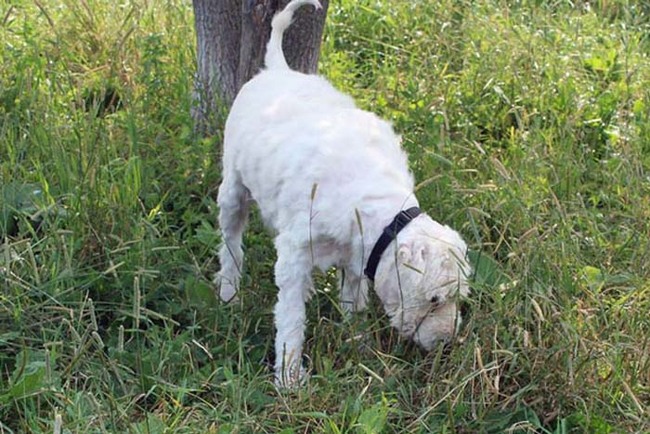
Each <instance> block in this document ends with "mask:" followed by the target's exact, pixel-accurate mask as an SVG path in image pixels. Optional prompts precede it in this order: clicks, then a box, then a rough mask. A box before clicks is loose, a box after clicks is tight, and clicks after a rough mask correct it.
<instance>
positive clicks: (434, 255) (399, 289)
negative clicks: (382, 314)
mask: <svg viewBox="0 0 650 434" xmlns="http://www.w3.org/2000/svg"><path fill="white" fill-rule="evenodd" d="M393 244H395V246H391V247H389V248H388V249H387V250H386V251H385V252H384V255H383V256H382V259H381V260H380V262H379V266H378V268H377V274H376V277H375V291H376V292H377V295H378V296H379V298H380V299H381V301H382V303H383V305H384V309H385V310H386V313H387V314H388V315H389V316H390V322H391V325H392V326H393V327H395V328H396V329H397V330H398V331H399V332H400V334H401V335H403V336H405V337H408V338H410V339H413V340H414V341H415V342H416V343H417V344H419V345H420V346H421V347H423V348H424V349H426V350H431V349H433V348H434V347H435V345H436V343H438V342H440V341H445V340H448V339H450V338H451V337H452V336H453V335H454V333H455V332H456V330H457V329H458V327H459V326H460V323H461V317H460V310H459V309H458V306H457V301H458V298H459V297H460V296H466V295H467V294H468V293H469V288H468V286H467V279H468V276H469V273H470V266H469V264H468V263H467V261H466V260H465V254H466V251H467V245H466V244H465V242H464V241H463V240H462V239H461V238H460V235H458V233H457V232H455V231H454V230H452V229H450V228H449V227H447V226H443V225H440V224H439V223H437V222H435V221H433V220H432V219H431V218H429V217H428V216H426V215H421V216H420V217H418V218H417V219H415V220H413V222H411V223H410V224H409V226H407V227H406V228H405V229H404V230H403V231H402V232H400V234H399V236H398V239H397V240H396V241H395V242H394V243H393Z"/></svg>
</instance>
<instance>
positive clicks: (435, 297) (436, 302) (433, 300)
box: [431, 295, 440, 305]
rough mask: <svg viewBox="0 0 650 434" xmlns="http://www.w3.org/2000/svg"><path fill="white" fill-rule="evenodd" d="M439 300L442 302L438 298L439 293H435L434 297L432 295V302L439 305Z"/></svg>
mask: <svg viewBox="0 0 650 434" xmlns="http://www.w3.org/2000/svg"><path fill="white" fill-rule="evenodd" d="M439 302H440V299H439V298H438V296H437V295H434V296H433V297H431V304H433V305H437V304H438V303H439Z"/></svg>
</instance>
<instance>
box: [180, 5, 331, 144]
mask: <svg viewBox="0 0 650 434" xmlns="http://www.w3.org/2000/svg"><path fill="white" fill-rule="evenodd" d="M287 3H289V0H193V2H192V4H193V6H194V22H195V27H196V37H197V73H196V81H195V107H194V109H193V113H192V115H193V118H194V122H195V129H196V131H197V132H199V133H202V134H212V133H214V132H216V131H218V129H219V124H220V122H219V120H220V119H223V117H224V116H225V113H226V112H227V110H228V108H230V105H231V104H232V101H233V100H234V98H235V96H236V95H237V92H238V91H239V89H241V87H242V86H243V85H244V84H245V83H246V82H247V81H248V80H250V79H251V78H252V77H253V76H254V75H255V74H257V73H258V72H259V71H260V69H261V68H262V66H263V62H264V54H265V53H266V42H267V41H268V39H269V35H270V33H271V19H272V18H273V15H275V13H276V12H277V11H279V10H282V8H283V7H284V6H285V5H286V4H287ZM321 4H322V6H323V8H322V9H321V10H318V11H314V10H313V8H311V7H310V6H305V7H302V8H300V10H298V12H297V13H296V14H295V16H294V23H293V24H292V25H291V27H290V28H289V30H288V31H287V33H286V34H285V38H284V43H283V48H284V53H285V56H286V58H287V63H288V64H289V66H290V67H291V68H293V69H296V70H298V71H301V72H305V73H312V74H313V73H316V71H317V65H318V57H319V54H320V44H321V38H322V35H323V28H324V25H325V16H326V13H327V8H328V6H329V0H321ZM310 9H311V10H310Z"/></svg>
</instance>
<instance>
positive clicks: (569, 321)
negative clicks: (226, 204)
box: [0, 0, 650, 433]
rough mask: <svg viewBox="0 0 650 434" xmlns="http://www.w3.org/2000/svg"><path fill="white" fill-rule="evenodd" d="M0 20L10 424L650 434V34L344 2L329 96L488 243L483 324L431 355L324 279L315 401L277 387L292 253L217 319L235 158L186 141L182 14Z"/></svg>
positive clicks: (0, 335)
mask: <svg viewBox="0 0 650 434" xmlns="http://www.w3.org/2000/svg"><path fill="white" fill-rule="evenodd" d="M1 12H2V13H1V14H0V16H1V17H2V21H0V24H1V25H0V34H1V37H0V41H2V43H1V45H0V52H1V56H0V59H2V60H1V62H2V68H0V183H1V186H2V191H1V192H0V193H1V194H0V200H2V203H0V234H1V235H2V246H1V247H0V290H1V292H0V368H1V374H0V427H1V429H2V430H4V431H7V432H41V431H51V430H53V429H55V425H57V424H61V425H62V426H63V429H64V430H68V431H69V432H125V431H128V432H284V433H293V432H296V433H297V432H330V433H340V432H350V431H354V432H440V433H442V432H459V433H462V432H493V433H498V432H541V433H564V432H595V433H608V432H644V431H647V430H648V429H650V427H649V426H648V422H647V421H648V411H649V410H648V409H649V408H650V376H649V375H650V374H649V373H650V357H649V356H648V354H650V349H649V342H648V338H647V336H648V334H649V333H648V332H649V330H650V322H649V319H648V311H650V285H649V284H648V282H649V281H650V270H649V268H648V260H647V258H649V257H650V227H649V223H648V222H649V221H650V200H649V199H648V198H649V197H650V183H649V182H648V170H649V168H650V145H649V143H650V120H649V118H648V113H650V110H649V109H648V107H650V93H649V92H648V88H647V83H648V82H649V81H650V65H649V62H650V61H649V60H648V57H647V54H646V53H647V52H648V48H650V47H649V45H648V44H649V43H650V42H649V41H648V35H650V15H649V14H650V11H649V10H648V9H647V7H645V6H644V5H643V4H641V3H638V2H625V1H618V2H593V3H590V4H589V5H587V4H584V5H574V4H571V3H564V2H555V3H553V4H550V3H548V2H518V3H513V4H510V3H508V2H501V1H496V0H494V1H485V2H470V1H451V0H444V1H438V2H433V1H420V2H392V3H391V2H370V1H359V2H351V1H347V0H346V1H342V2H339V3H336V4H333V5H332V6H331V7H330V11H329V17H328V24H327V29H326V36H325V41H324V45H323V52H322V64H321V71H322V73H323V74H325V75H326V76H328V77H329V78H330V79H331V80H332V81H333V82H334V83H335V84H336V85H337V86H338V87H339V88H341V89H342V90H344V91H346V92H348V93H351V94H352V95H354V96H355V98H356V99H357V100H358V101H359V103H360V104H361V105H362V106H363V107H365V108H368V109H370V110H373V111H375V112H378V113H379V114H381V115H382V116H384V117H386V118H389V119H391V120H392V121H393V123H394V124H395V127H396V129H397V130H398V131H400V132H401V133H402V134H403V139H404V143H405V147H406V148H407V149H408V151H409V154H410V158H411V164H412V168H413V171H414V173H415V175H416V179H417V181H418V196H419V198H420V202H421V204H422V206H423V208H424V209H425V210H427V211H428V212H429V213H430V214H431V215H432V216H433V217H435V218H437V219H438V220H440V221H443V222H445V223H448V224H450V225H452V226H454V227H456V228H458V229H459V230H460V231H461V232H462V233H463V235H464V236H465V238H466V239H467V240H468V241H469V242H470V244H471V250H472V252H471V259H472V261H473V263H474V264H475V268H476V276H475V279H474V282H473V285H472V286H473V295H472V297H471V298H470V299H469V300H468V301H467V304H468V311H469V312H468V317H467V320H466V321H465V324H464V327H463V329H462V331H461V333H460V336H459V339H458V343H457V344H455V345H453V346H452V348H451V349H450V350H449V351H442V350H440V351H434V352H433V353H430V354H424V353H422V352H420V351H419V350H418V349H417V348H414V347H413V346H412V345H411V344H409V343H406V342H403V341H400V340H399V339H397V337H396V336H395V335H394V334H393V332H392V331H391V330H390V329H389V327H388V325H387V322H386V321H385V319H384V318H383V316H382V315H381V312H380V310H379V306H378V305H377V302H376V300H373V304H374V305H375V306H374V307H375V308H376V309H374V310H373V311H372V312H371V313H368V314H362V315H358V316H354V317H353V318H350V319H344V318H342V317H341V316H340V314H339V312H338V311H337V309H336V308H335V307H334V306H335V305H336V302H337V294H336V293H333V292H330V291H329V290H328V288H330V287H331V282H330V280H329V279H328V278H327V277H325V278H323V279H321V280H320V282H319V292H318V295H317V297H316V299H315V300H314V301H313V302H312V303H311V304H310V306H309V311H310V314H309V324H308V337H307V338H308V342H307V347H308V354H309V355H310V356H311V360H309V363H310V365H311V368H312V372H313V375H312V379H311V381H310V383H309V384H308V385H307V386H306V387H305V388H304V389H302V390H299V391H297V392H296V393H294V394H290V395H284V394H278V393H277V392H276V391H275V389H274V388H273V386H272V382H271V374H270V370H269V364H270V361H269V358H268V354H269V353H271V352H272V340H271V338H272V336H273V327H272V308H271V306H272V305H273V303H274V300H275V289H274V287H273V283H272V264H273V260H274V254H273V251H272V247H271V244H270V242H269V239H268V236H267V235H266V234H265V233H264V231H263V230H262V228H261V224H260V223H259V222H257V221H254V222H253V225H252V228H251V230H250V231H249V232H248V234H247V236H246V238H247V239H246V244H247V258H248V262H247V268H246V275H245V278H244V284H243V291H242V302H241V305H235V306H233V305H223V304H221V303H219V302H217V301H216V299H215V295H214V293H213V288H212V284H211V282H210V278H211V274H212V273H213V272H214V271H216V269H217V264H216V263H215V260H214V252H215V249H216V247H217V246H218V244H219V241H220V238H219V233H218V230H217V229H216V228H215V218H214V216H215V213H216V207H215V201H214V198H215V195H216V186H217V185H218V182H219V169H218V152H217V149H218V144H219V140H220V138H219V137H212V138H200V137H196V136H194V134H193V132H192V122H191V118H190V109H191V104H192V102H191V94H192V73H191V71H188V68H187V65H193V64H194V42H193V21H192V20H193V17H192V11H191V7H190V6H189V5H188V4H184V3H182V2H175V1H169V2H164V3H163V2H157V3H156V2H141V1H136V0H133V1H128V2H121V3H113V2H107V1H102V0H96V1H92V2H72V1H65V0H64V1H40V2H34V3H29V2H13V3H12V4H11V5H6V6H3V9H2V11H1Z"/></svg>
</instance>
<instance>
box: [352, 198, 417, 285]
mask: <svg viewBox="0 0 650 434" xmlns="http://www.w3.org/2000/svg"><path fill="white" fill-rule="evenodd" d="M420 214H422V210H420V208H418V207H417V206H414V207H413V208H409V209H407V210H403V211H400V212H399V214H397V215H396V216H395V218H394V219H393V221H392V222H390V224H389V225H388V226H386V227H385V228H384V231H383V232H382V233H381V236H380V237H379V239H378V240H377V242H376V243H375V246H374V247H373V248H372V252H370V257H369V258H368V265H366V269H365V270H363V273H364V274H365V275H366V277H368V279H370V281H371V282H374V281H375V273H376V272H377V266H378V265H379V260H380V259H381V255H382V254H383V253H384V250H386V247H388V245H389V244H390V243H391V241H393V240H394V239H395V238H396V237H397V234H398V233H399V232H400V231H401V230H402V229H404V228H405V227H406V225H407V224H409V223H410V222H411V220H413V219H414V218H416V217H417V216H419V215H420Z"/></svg>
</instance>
